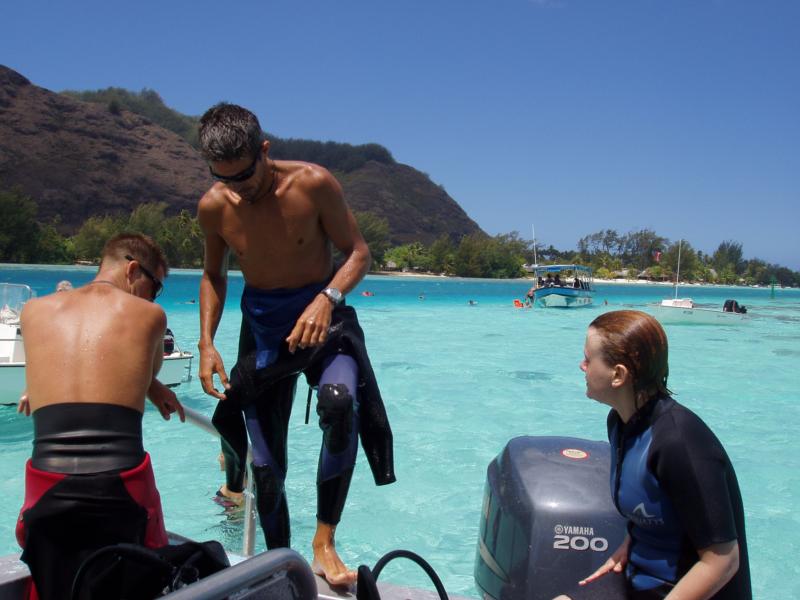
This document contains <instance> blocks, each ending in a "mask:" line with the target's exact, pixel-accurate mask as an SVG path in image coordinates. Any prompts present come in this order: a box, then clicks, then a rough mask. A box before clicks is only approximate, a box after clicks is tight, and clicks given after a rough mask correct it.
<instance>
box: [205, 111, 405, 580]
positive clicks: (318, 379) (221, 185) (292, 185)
mask: <svg viewBox="0 0 800 600" xmlns="http://www.w3.org/2000/svg"><path fill="white" fill-rule="evenodd" d="M200 146H201V151H202V153H203V156H204V157H205V159H206V160H207V161H208V163H209V169H210V171H211V175H212V177H213V178H214V179H216V181H217V183H215V184H214V185H213V186H212V187H211V188H210V189H209V190H208V192H206V194H205V195H204V196H203V198H202V199H201V200H200V205H199V208H198V218H199V221H200V226H201V228H202V230H203V233H204V235H205V262H204V270H203V277H202V280H201V283H200V343H199V350H200V381H201V383H202V385H203V389H204V390H205V392H206V393H208V394H210V395H212V396H214V397H216V398H218V399H219V400H220V402H219V404H218V406H217V410H216V412H215V414H214V424H215V425H216V426H217V428H218V429H219V431H220V433H221V434H222V437H223V444H222V447H223V453H224V454H225V458H226V460H225V466H226V485H225V486H224V487H223V489H222V490H220V493H221V494H223V495H234V494H236V493H238V492H241V490H242V485H243V472H244V461H245V454H246V449H247V438H246V433H245V422H246V428H247V433H249V435H250V440H251V442H252V446H253V471H252V472H253V478H254V482H255V489H256V506H257V509H258V513H259V519H260V521H261V526H262V528H263V530H264V534H265V537H266V541H267V546H268V547H269V548H275V547H281V546H288V545H289V514H288V509H287V506H286V497H285V494H284V480H285V477H286V468H287V464H286V438H287V433H288V425H289V416H290V414H291V408H292V401H293V399H294V392H295V387H296V382H297V377H298V374H299V373H300V372H303V373H304V374H305V375H306V378H307V380H308V382H309V384H310V385H312V386H318V389H319V391H318V397H317V398H318V402H317V414H318V415H319V417H320V419H319V423H320V427H321V428H322V430H323V443H322V449H321V454H320V462H319V468H318V472H317V529H316V533H315V535H314V539H313V543H312V546H313V553H314V561H313V563H312V568H313V569H314V571H315V572H316V573H317V574H319V575H323V576H324V577H325V578H326V579H327V580H328V582H329V583H331V584H333V585H346V584H350V583H353V582H354V581H355V579H356V573H355V572H354V571H352V570H349V569H348V568H347V567H346V566H345V565H344V564H343V563H342V561H341V560H340V558H339V556H338V554H337V553H336V549H335V541H334V532H335V529H336V525H337V524H338V522H339V519H340V517H341V513H342V509H343V508H344V504H345V499H346V497H347V491H348V488H349V485H350V478H351V476H352V473H353V467H354V465H355V458H356V450H357V445H358V438H359V437H360V438H361V443H362V446H363V447H364V450H365V452H366V454H367V458H368V459H369V462H370V466H371V468H372V473H373V477H374V479H375V483H376V484H377V485H383V484H387V483H391V482H393V481H394V480H395V477H394V469H393V460H392V435H391V429H390V428H389V424H388V420H387V418H386V412H385V410H384V407H383V401H382V400H381V397H380V392H379V390H378V387H377V384H376V382H375V377H374V374H373V372H372V368H371V366H370V362H369V358H368V356H367V353H366V348H365V345H364V337H363V332H362V331H361V328H360V327H359V325H358V321H357V319H356V316H355V311H354V310H353V309H352V308H351V307H349V306H346V305H345V304H344V303H343V299H344V296H345V295H346V294H347V293H348V292H349V291H351V290H352V289H353V288H354V287H355V286H356V285H357V284H358V282H359V281H361V279H362V278H363V277H364V275H365V274H366V272H367V270H368V269H369V265H370V254H369V249H368V247H367V244H366V242H365V241H364V238H363V237H362V236H361V233H360V232H359V230H358V226H357V225H356V221H355V219H354V217H353V214H352V213H351V212H350V209H349V208H348V207H347V204H346V203H345V201H344V198H343V195H342V188H341V186H340V185H339V183H338V182H337V181H336V179H334V177H333V176H332V175H331V174H330V173H329V172H328V171H327V170H326V169H324V168H322V167H320V166H319V165H314V164H309V163H303V162H290V161H276V160H272V159H270V157H269V149H270V143H269V141H267V140H266V139H264V135H263V133H262V130H261V126H260V125H259V123H258V119H257V118H256V117H255V115H254V114H253V113H251V112H250V111H248V110H246V109H244V108H242V107H240V106H236V105H233V104H224V103H223V104H218V105H216V106H214V107H212V108H211V109H209V110H208V111H207V112H206V114H205V115H203V117H202V119H201V121H200ZM331 244H333V246H335V247H336V248H337V249H338V250H339V251H340V252H341V253H342V254H343V255H344V257H345V262H344V263H343V264H342V265H341V267H339V269H338V270H334V266H333V260H332V250H331ZM230 251H233V252H234V253H235V255H236V257H237V259H238V262H239V264H240V265H241V269H242V273H243V275H244V280H245V288H244V291H243V293H242V300H241V308H242V313H243V318H242V329H241V333H240V337H239V355H238V360H237V363H236V366H235V367H234V369H233V370H232V372H231V380H230V383H229V382H228V377H227V374H226V373H225V367H224V365H223V362H222V359H221V357H220V355H219V353H218V352H217V350H216V349H215V348H214V342H213V340H214V334H215V333H216V330H217V326H218V325H219V321H220V317H221V315H222V310H223V306H224V303H225V296H226V290H227V259H228V255H229V253H230ZM214 374H217V375H218V377H219V379H220V382H221V384H222V387H223V389H222V390H217V389H215V387H214V380H213V376H214ZM242 412H244V419H243V418H242Z"/></svg>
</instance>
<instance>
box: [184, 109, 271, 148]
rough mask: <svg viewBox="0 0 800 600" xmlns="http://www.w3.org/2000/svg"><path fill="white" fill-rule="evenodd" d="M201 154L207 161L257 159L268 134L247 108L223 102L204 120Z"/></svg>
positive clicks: (207, 112)
mask: <svg viewBox="0 0 800 600" xmlns="http://www.w3.org/2000/svg"><path fill="white" fill-rule="evenodd" d="M199 136H200V152H201V153H202V154H203V158H205V159H206V160H207V161H212V162H216V161H223V160H236V159H238V158H242V157H243V156H251V157H255V156H256V155H257V154H258V152H259V150H260V149H261V142H262V141H263V139H264V134H263V133H262V132H261V125H259V123H258V118H257V117H256V116H255V115H254V114H253V113H251V112H250V111H249V110H247V109H246V108H242V107H241V106H237V105H236V104H229V103H227V102H220V103H219V104H215V105H214V106H212V107H211V108H209V109H208V110H207V111H206V113H205V114H204V115H203V116H202V117H200V131H199Z"/></svg>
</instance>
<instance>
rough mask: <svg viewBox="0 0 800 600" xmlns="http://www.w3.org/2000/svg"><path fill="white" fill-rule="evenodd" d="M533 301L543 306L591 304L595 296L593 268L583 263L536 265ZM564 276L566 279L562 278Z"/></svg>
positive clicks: (565, 306)
mask: <svg viewBox="0 0 800 600" xmlns="http://www.w3.org/2000/svg"><path fill="white" fill-rule="evenodd" d="M533 275H534V277H536V285H535V286H534V287H533V289H532V290H531V292H532V293H533V301H534V302H535V303H536V304H537V305H538V306H541V307H542V308H576V307H580V306H589V305H591V304H592V298H593V297H594V277H593V275H592V268H591V267H585V266H583V265H574V264H573V265H541V266H540V265H535V266H534V267H533ZM562 276H563V277H564V279H562Z"/></svg>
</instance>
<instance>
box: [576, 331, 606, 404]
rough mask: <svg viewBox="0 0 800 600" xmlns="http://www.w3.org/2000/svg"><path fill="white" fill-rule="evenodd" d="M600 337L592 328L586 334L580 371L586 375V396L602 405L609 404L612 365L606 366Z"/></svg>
mask: <svg viewBox="0 0 800 600" xmlns="http://www.w3.org/2000/svg"><path fill="white" fill-rule="evenodd" d="M601 342H602V337H601V335H600V333H599V332H598V331H597V330H596V329H594V328H593V327H590V328H589V331H588V333H587V334H586V343H585V344H584V346H583V360H582V361H581V371H583V372H584V373H585V374H586V395H587V396H588V397H589V398H592V399H593V400H597V401H598V402H602V403H603V404H611V402H610V399H611V391H612V387H611V381H612V380H613V378H614V367H613V365H609V364H607V363H606V362H605V361H604V360H603V358H602V354H601V352H600V349H601V346H602V344H601Z"/></svg>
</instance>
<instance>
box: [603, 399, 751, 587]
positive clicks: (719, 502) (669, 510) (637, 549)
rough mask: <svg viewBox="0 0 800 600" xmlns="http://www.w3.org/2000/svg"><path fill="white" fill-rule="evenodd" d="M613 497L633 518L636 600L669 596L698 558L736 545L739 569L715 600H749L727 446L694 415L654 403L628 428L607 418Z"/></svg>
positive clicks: (740, 516) (613, 416) (613, 415)
mask: <svg viewBox="0 0 800 600" xmlns="http://www.w3.org/2000/svg"><path fill="white" fill-rule="evenodd" d="M608 437H609V441H610V443H611V449H612V468H611V492H612V495H613V499H614V503H615V504H616V506H617V508H618V509H619V511H620V513H622V515H624V516H625V517H627V518H628V520H629V522H628V531H629V533H630V536H631V547H630V555H629V560H628V568H627V577H628V580H629V582H630V585H631V587H632V590H633V593H636V592H637V591H645V590H650V591H651V593H661V594H662V595H666V594H667V593H668V592H669V590H670V589H671V587H672V586H673V585H674V584H675V583H676V582H677V581H678V580H680V579H681V577H683V576H684V575H685V574H686V572H687V571H688V570H689V569H690V568H691V567H692V566H693V565H694V564H695V563H696V562H697V561H698V560H699V558H698V555H697V550H698V549H700V548H707V547H708V546H712V545H714V544H721V543H725V542H730V541H733V540H736V541H738V544H739V569H738V571H737V572H736V574H735V575H734V576H733V578H732V579H731V580H730V581H729V582H728V583H727V584H726V585H725V586H724V587H723V588H722V589H721V590H720V591H719V592H717V594H715V595H714V596H713V597H714V598H715V599H718V600H720V599H725V600H728V599H730V600H733V599H737V600H741V599H750V598H752V591H751V587H750V567H749V562H748V556H747V539H746V536H745V522H744V509H743V507H742V497H741V493H740V491H739V484H738V482H737V480H736V474H735V472H734V470H733V466H732V465H731V462H730V460H729V458H728V455H727V454H726V452H725V449H724V448H723V447H722V444H721V443H720V442H719V440H718V439H717V438H716V436H715V435H714V434H713V433H712V431H711V430H710V429H709V428H708V426H707V425H706V424H705V423H704V422H703V421H702V420H701V419H700V418H699V417H698V416H697V415H695V414H694V413H693V412H692V411H690V410H689V409H687V408H686V407H684V406H682V405H680V404H678V403H677V402H675V401H674V400H673V399H672V398H668V397H664V398H656V399H653V400H651V401H650V402H648V403H647V404H646V405H645V406H644V407H643V408H641V409H640V410H639V411H638V412H637V413H636V414H635V415H634V416H633V418H631V419H630V421H629V422H628V423H623V422H622V421H621V419H620V418H619V415H618V414H617V412H616V411H614V410H612V411H611V412H610V414H609V416H608Z"/></svg>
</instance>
